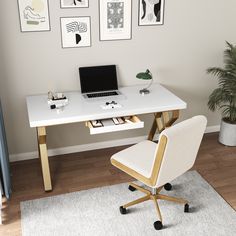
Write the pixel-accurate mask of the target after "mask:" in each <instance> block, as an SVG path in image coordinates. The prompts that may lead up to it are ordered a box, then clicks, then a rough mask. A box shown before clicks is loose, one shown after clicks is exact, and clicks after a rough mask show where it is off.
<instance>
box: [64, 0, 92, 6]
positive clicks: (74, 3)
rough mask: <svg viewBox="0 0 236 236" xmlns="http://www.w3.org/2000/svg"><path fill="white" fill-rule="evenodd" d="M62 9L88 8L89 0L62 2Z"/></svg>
mask: <svg viewBox="0 0 236 236" xmlns="http://www.w3.org/2000/svg"><path fill="white" fill-rule="evenodd" d="M61 7H62V8H73V7H74V8H76V7H78V8H80V7H81V8H82V7H88V0H61Z"/></svg>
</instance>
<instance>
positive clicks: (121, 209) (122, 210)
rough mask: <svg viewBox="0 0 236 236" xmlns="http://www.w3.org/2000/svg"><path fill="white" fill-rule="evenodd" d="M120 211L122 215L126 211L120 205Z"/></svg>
mask: <svg viewBox="0 0 236 236" xmlns="http://www.w3.org/2000/svg"><path fill="white" fill-rule="evenodd" d="M120 213H121V214H122V215H125V214H126V213H127V210H126V208H124V207H123V206H121V207H120Z"/></svg>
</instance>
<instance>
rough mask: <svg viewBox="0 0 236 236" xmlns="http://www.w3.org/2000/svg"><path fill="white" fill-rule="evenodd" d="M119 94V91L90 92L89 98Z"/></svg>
mask: <svg viewBox="0 0 236 236" xmlns="http://www.w3.org/2000/svg"><path fill="white" fill-rule="evenodd" d="M115 95H119V94H118V93H117V92H115V91H112V92H102V93H89V94H87V96H88V98H97V97H108V96H115Z"/></svg>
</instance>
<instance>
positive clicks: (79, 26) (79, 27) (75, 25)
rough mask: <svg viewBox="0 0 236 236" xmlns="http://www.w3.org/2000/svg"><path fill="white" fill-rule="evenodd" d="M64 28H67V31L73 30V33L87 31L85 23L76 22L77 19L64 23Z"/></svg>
mask: <svg viewBox="0 0 236 236" xmlns="http://www.w3.org/2000/svg"><path fill="white" fill-rule="evenodd" d="M66 29H67V33H70V32H73V33H75V32H76V31H79V32H80V33H81V32H87V29H88V27H87V24H86V23H84V22H77V21H73V22H70V23H68V24H66Z"/></svg>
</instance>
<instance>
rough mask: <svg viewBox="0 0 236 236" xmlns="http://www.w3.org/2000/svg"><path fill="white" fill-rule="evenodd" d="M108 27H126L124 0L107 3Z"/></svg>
mask: <svg viewBox="0 0 236 236" xmlns="http://www.w3.org/2000/svg"><path fill="white" fill-rule="evenodd" d="M107 28H108V29H113V28H115V29H117V28H124V2H108V3H107Z"/></svg>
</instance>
